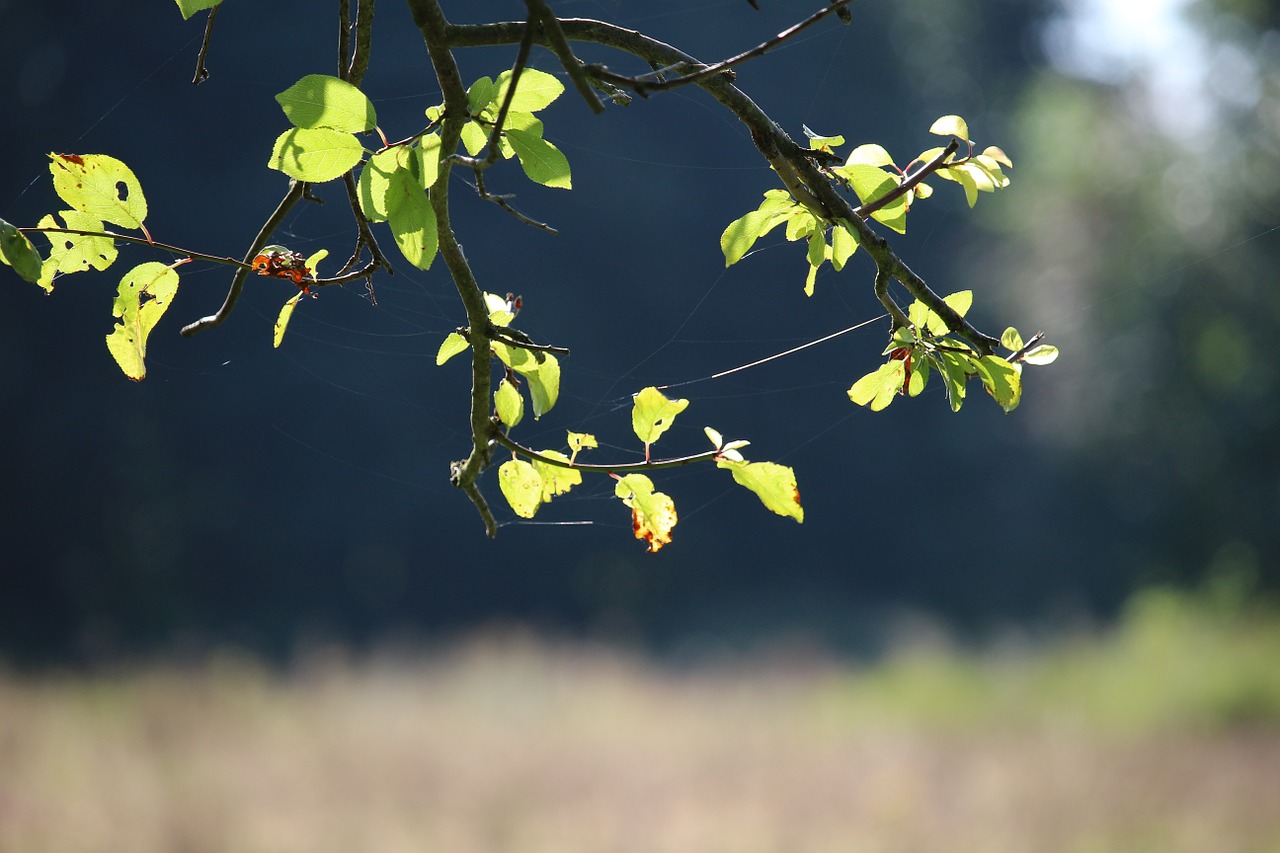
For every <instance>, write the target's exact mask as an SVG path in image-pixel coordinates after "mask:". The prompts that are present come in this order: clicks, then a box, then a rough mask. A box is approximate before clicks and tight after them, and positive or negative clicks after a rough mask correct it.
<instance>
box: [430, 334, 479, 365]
mask: <svg viewBox="0 0 1280 853" xmlns="http://www.w3.org/2000/svg"><path fill="white" fill-rule="evenodd" d="M469 346H471V345H470V344H469V343H467V339H466V338H464V337H463V336H462V335H460V334H458V333H457V332H450V333H449V336H448V337H447V338H445V339H444V342H443V343H442V344H440V349H439V350H437V351H436V365H437V366H439V365H441V364H444V363H445V362H446V361H448V360H449V359H451V358H453V357H454V356H455V355H457V354H458V353H460V352H465V351H466V349H467V347H469Z"/></svg>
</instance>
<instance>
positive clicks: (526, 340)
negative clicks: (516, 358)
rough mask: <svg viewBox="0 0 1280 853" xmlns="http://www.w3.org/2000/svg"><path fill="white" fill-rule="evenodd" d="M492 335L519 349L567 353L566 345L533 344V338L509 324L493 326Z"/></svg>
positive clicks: (558, 353)
mask: <svg viewBox="0 0 1280 853" xmlns="http://www.w3.org/2000/svg"><path fill="white" fill-rule="evenodd" d="M493 337H495V338H501V339H502V342H503V343H507V344H511V345H512V346H516V347H519V348H520V349H527V350H529V351H531V352H550V353H555V354H556V355H568V354H569V348H568V347H558V346H553V345H552V344H535V343H534V342H533V340H532V339H531V338H530V337H529V336H528V335H526V334H525V333H524V332H522V331H520V330H519V329H513V328H511V327H510V326H494V327H493Z"/></svg>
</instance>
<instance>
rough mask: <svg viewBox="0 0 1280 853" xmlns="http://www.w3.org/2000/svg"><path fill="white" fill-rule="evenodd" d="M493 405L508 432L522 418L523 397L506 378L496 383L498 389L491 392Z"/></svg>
mask: <svg viewBox="0 0 1280 853" xmlns="http://www.w3.org/2000/svg"><path fill="white" fill-rule="evenodd" d="M493 406H494V409H496V410H497V412H498V420H500V421H502V423H504V424H506V427H507V431H508V432H510V431H511V429H512V427H514V426H516V425H517V424H519V423H520V421H521V420H522V419H523V418H524V398H523V397H521V396H520V392H519V391H518V390H516V386H515V385H512V384H511V383H510V382H508V381H507V380H506V379H503V380H502V381H501V382H499V383H498V390H497V391H495V392H494V393H493Z"/></svg>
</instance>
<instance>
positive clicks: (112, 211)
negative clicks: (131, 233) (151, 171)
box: [49, 154, 147, 228]
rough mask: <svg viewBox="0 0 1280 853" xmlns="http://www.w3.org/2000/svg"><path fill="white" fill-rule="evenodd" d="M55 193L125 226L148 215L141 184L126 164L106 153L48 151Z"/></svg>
mask: <svg viewBox="0 0 1280 853" xmlns="http://www.w3.org/2000/svg"><path fill="white" fill-rule="evenodd" d="M49 159H50V163H49V171H50V172H51V173H52V174H53V188H54V190H55V191H56V192H57V193H58V196H59V197H60V198H61V199H62V200H63V201H65V202H66V203H67V204H69V205H71V206H72V207H73V208H75V209H76V210H78V211H80V212H81V213H87V214H88V215H90V216H93V217H95V218H97V219H101V220H102V221H103V222H110V223H112V224H114V225H120V226H123V227H125V228H141V227H142V221H143V220H144V219H146V218H147V199H146V196H144V195H143V194H142V185H141V184H139V183H138V179H137V177H135V176H134V174H133V171H132V170H130V168H129V167H128V166H126V165H125V164H124V163H122V162H120V161H119V160H117V159H116V158H114V157H108V156H107V155H105V154H84V155H80V154H50V155H49Z"/></svg>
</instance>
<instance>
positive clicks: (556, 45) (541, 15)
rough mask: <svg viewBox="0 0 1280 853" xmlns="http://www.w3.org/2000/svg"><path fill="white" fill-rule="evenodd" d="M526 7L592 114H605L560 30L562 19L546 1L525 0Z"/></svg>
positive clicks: (598, 98) (580, 64)
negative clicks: (539, 25) (539, 24)
mask: <svg viewBox="0 0 1280 853" xmlns="http://www.w3.org/2000/svg"><path fill="white" fill-rule="evenodd" d="M525 5H527V6H528V7H529V15H530V18H531V19H532V18H534V16H535V15H536V17H537V20H538V21H539V22H540V23H541V24H542V31H543V33H545V34H546V37H547V42H548V43H549V44H550V46H551V50H552V52H553V53H555V55H556V58H558V59H559V60H560V64H561V65H563V66H564V70H565V71H566V72H568V74H569V79H570V80H572V81H573V85H574V87H575V88H576V89H577V90H578V94H579V95H581V96H582V99H583V100H584V101H586V102H587V106H588V107H589V108H590V109H591V112H593V113H595V114H596V115H600V113H602V112H604V104H602V103H601V102H600V97H599V96H598V95H597V94H596V91H595V89H593V88H592V87H591V81H590V80H588V79H587V75H586V73H585V72H584V71H583V67H582V63H581V62H580V61H579V60H578V57H576V56H574V55H573V48H571V47H570V46H569V40H568V39H567V38H565V36H564V30H562V29H561V28H560V19H559V18H557V17H556V16H555V15H554V14H552V12H551V9H549V8H548V7H547V4H546V3H545V2H544V0H525Z"/></svg>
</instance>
